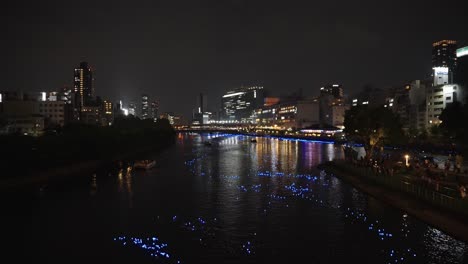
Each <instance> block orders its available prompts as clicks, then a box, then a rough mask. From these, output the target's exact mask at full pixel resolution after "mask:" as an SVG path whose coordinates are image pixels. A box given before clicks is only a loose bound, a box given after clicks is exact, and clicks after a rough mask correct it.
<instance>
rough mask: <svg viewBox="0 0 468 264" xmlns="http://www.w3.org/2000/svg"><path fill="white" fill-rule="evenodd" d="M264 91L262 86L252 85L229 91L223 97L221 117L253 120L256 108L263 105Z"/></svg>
mask: <svg viewBox="0 0 468 264" xmlns="http://www.w3.org/2000/svg"><path fill="white" fill-rule="evenodd" d="M263 99H264V91H263V87H261V86H251V87H246V88H240V89H236V90H233V91H229V92H227V93H226V94H225V95H223V97H222V99H221V104H222V114H221V119H224V120H227V121H240V122H251V121H253V120H252V114H253V113H254V110H255V109H257V108H260V107H261V106H262V105H263Z"/></svg>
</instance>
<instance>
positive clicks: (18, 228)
mask: <svg viewBox="0 0 468 264" xmlns="http://www.w3.org/2000/svg"><path fill="white" fill-rule="evenodd" d="M250 139H251V137H247V136H239V135H224V134H201V135H200V134H179V135H178V138H177V144H176V145H175V146H173V147H171V148H170V149H167V150H165V151H164V152H162V153H159V154H155V155H153V156H151V155H150V156H149V157H148V158H154V159H155V160H156V161H157V163H158V165H157V167H155V168H153V169H151V170H148V171H138V170H132V169H131V167H127V166H126V165H123V166H121V168H120V166H119V165H116V166H111V167H106V168H101V169H99V170H98V171H97V172H96V173H95V174H89V175H83V177H75V178H73V180H70V181H67V182H57V183H49V184H48V185H46V186H42V187H39V186H30V187H25V188H24V189H21V190H15V191H11V192H4V193H2V197H1V198H2V203H3V204H4V206H3V208H2V220H1V223H2V229H3V232H2V233H3V235H2V241H3V243H2V245H3V246H2V253H3V254H2V255H3V259H4V260H7V259H9V258H10V257H11V258H13V261H5V262H4V263H17V262H22V261H27V263H52V262H54V263H56V262H60V263H70V262H73V263H293V262H294V263H296V262H299V261H301V262H302V263H468V254H467V252H468V247H467V244H465V243H463V242H460V241H458V240H456V239H454V238H453V237H451V236H449V235H447V234H444V233H443V232H441V231H439V230H438V229H436V228H433V227H431V226H428V225H427V224H425V223H424V222H422V221H419V220H417V219H415V218H413V217H411V216H408V215H407V214H406V213H405V212H403V211H401V210H398V209H396V208H393V207H390V206H388V205H386V204H384V203H382V202H380V201H378V200H376V199H374V198H372V197H369V196H367V195H365V194H363V193H361V192H360V191H358V190H356V189H355V188H354V187H352V186H351V185H349V184H347V183H345V182H343V181H341V180H340V179H338V178H336V177H334V176H333V175H326V174H324V173H321V172H320V171H318V170H317V169H316V168H315V166H316V165H317V164H319V163H321V162H323V161H328V160H332V159H334V158H341V157H342V156H343V152H342V150H341V148H340V146H338V145H334V144H329V143H323V142H310V141H309V142H308V141H296V140H287V139H277V138H257V142H256V143H254V142H251V141H250ZM205 141H210V142H212V145H211V146H207V145H206V144H204V142H205ZM2 262H3V261H2Z"/></svg>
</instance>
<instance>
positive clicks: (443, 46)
mask: <svg viewBox="0 0 468 264" xmlns="http://www.w3.org/2000/svg"><path fill="white" fill-rule="evenodd" d="M456 53H457V42H456V41H455V40H441V41H437V42H434V43H433V44H432V69H433V72H432V75H433V77H434V85H442V84H449V83H452V82H453V73H454V72H455V70H456V68H457V55H456Z"/></svg>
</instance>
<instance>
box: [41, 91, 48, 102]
mask: <svg viewBox="0 0 468 264" xmlns="http://www.w3.org/2000/svg"><path fill="white" fill-rule="evenodd" d="M41 94H42V101H43V102H45V101H46V99H47V97H46V92H41Z"/></svg>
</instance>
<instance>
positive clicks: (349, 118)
mask: <svg viewBox="0 0 468 264" xmlns="http://www.w3.org/2000/svg"><path fill="white" fill-rule="evenodd" d="M344 126H345V131H344V132H345V134H346V136H347V138H348V139H350V140H354V141H358V142H361V143H363V144H364V149H365V150H366V158H368V159H369V158H370V157H372V155H373V153H374V150H375V148H376V147H383V146H384V145H385V144H401V143H403V142H404V141H405V139H406V138H405V136H404V133H403V130H402V126H401V124H400V120H399V117H398V115H396V114H394V113H393V112H392V111H391V110H389V109H388V108H385V107H383V106H381V107H370V106H367V105H362V106H356V107H352V108H351V109H350V110H347V111H346V113H345V120H344Z"/></svg>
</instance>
